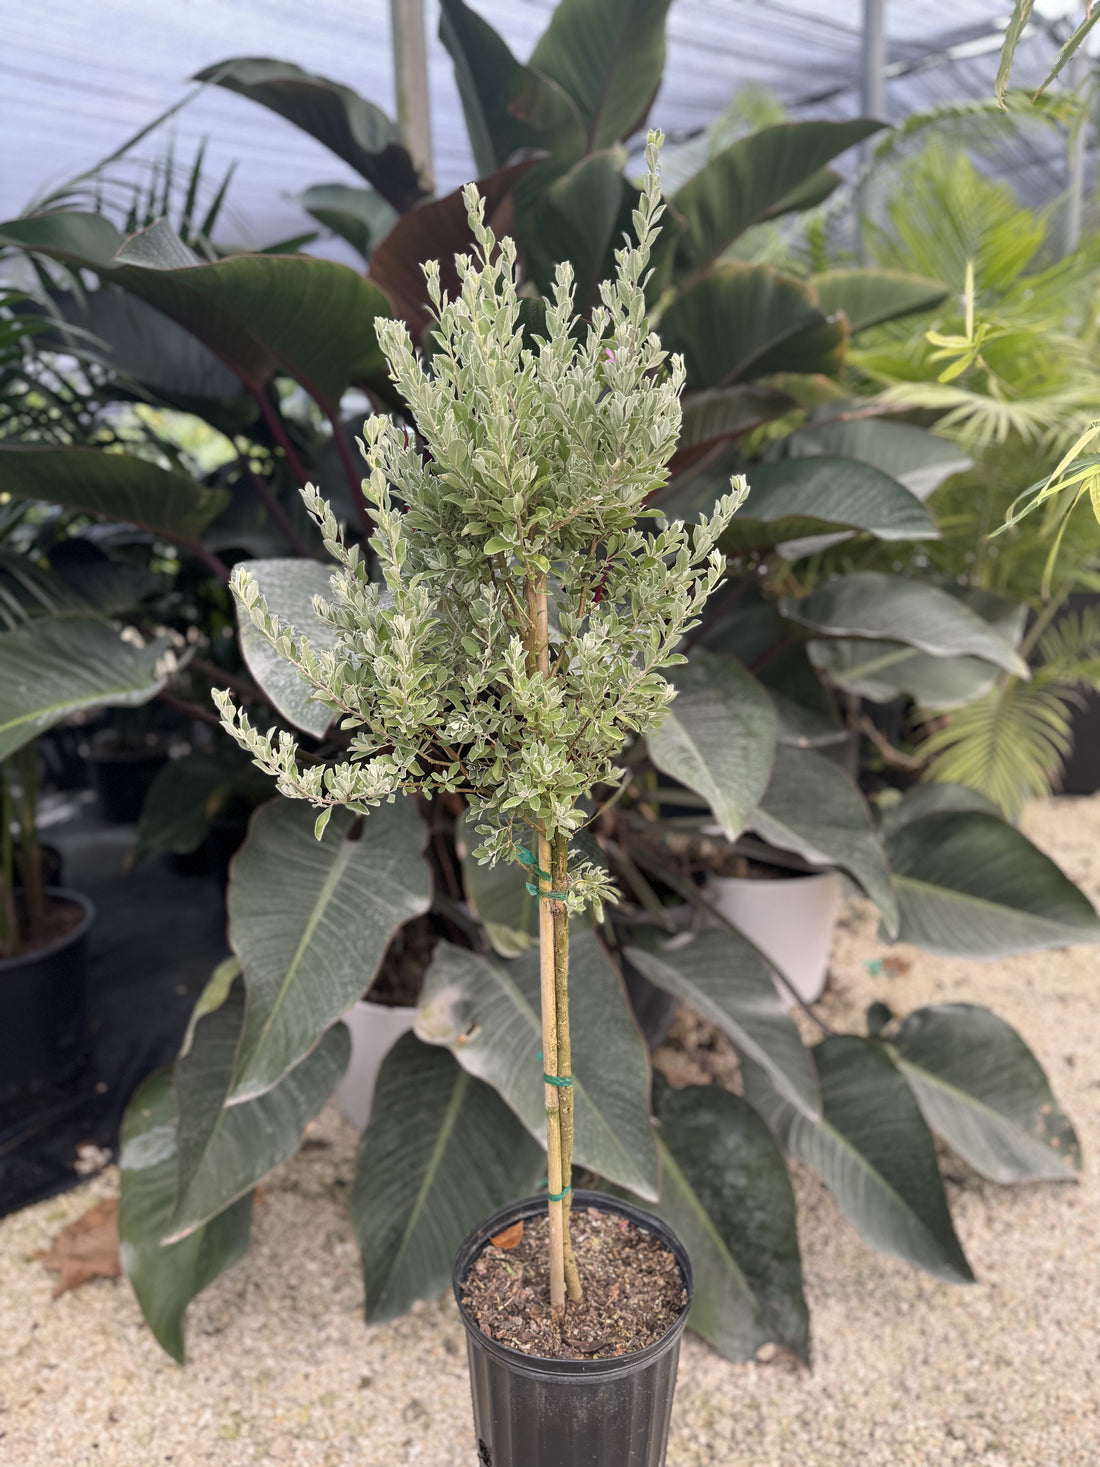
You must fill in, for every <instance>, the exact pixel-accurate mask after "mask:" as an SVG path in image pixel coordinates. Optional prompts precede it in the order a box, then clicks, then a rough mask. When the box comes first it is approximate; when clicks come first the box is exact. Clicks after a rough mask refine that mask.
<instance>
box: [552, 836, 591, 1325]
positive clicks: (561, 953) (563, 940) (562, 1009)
mask: <svg viewBox="0 0 1100 1467" xmlns="http://www.w3.org/2000/svg"><path fill="white" fill-rule="evenodd" d="M543 869H544V870H547V871H549V872H550V877H551V881H552V883H553V890H554V891H564V890H565V883H566V882H567V881H568V879H569V837H568V836H567V835H564V834H562V833H561V832H559V833H558V834H557V835H555V837H554V842H553V864H552V865H550V866H547V867H544V868H543ZM545 905H547V906H549V907H550V908H551V910H552V912H553V921H554V1000H555V1007H556V1010H557V1031H558V1068H557V1073H558V1075H560V1076H561V1078H562V1079H563V1080H564V1079H568V1078H569V1077H570V1076H571V1075H572V1073H573V1059H572V1046H571V1044H570V1039H569V908H568V907H567V906H566V905H565V903H564V902H559V901H551V902H547V903H545ZM558 1088H559V1089H560V1091H561V1099H560V1100H559V1101H558V1107H559V1116H558V1129H559V1131H560V1133H561V1174H562V1177H563V1182H562V1186H563V1187H566V1186H568V1185H569V1184H570V1182H571V1181H572V1178H573V1087H572V1085H563V1086H560V1087H558ZM556 1190H557V1191H559V1192H560V1191H561V1187H559V1188H557V1189H556ZM572 1206H573V1196H572V1193H570V1194H569V1195H568V1196H567V1197H566V1198H565V1200H564V1201H563V1203H562V1235H563V1236H562V1248H563V1252H564V1255H565V1257H564V1265H565V1287H566V1289H567V1290H568V1292H569V1297H570V1299H572V1300H573V1301H574V1303H576V1304H580V1303H581V1302H582V1300H583V1298H584V1293H583V1291H582V1289H581V1280H580V1275H579V1274H578V1272H577V1260H576V1259H575V1258H574V1257H573V1245H572V1242H571V1241H570V1237H569V1214H570V1210H571V1208H572Z"/></svg>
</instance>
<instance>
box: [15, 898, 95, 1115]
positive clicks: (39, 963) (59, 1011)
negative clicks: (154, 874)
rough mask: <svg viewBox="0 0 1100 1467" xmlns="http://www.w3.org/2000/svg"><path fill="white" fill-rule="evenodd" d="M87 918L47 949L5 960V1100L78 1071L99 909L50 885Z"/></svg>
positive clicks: (42, 948) (57, 899)
mask: <svg viewBox="0 0 1100 1467" xmlns="http://www.w3.org/2000/svg"><path fill="white" fill-rule="evenodd" d="M47 895H48V896H49V897H51V898H52V899H53V900H54V901H66V902H73V903H75V904H76V905H77V906H79V907H80V908H82V910H83V913H84V915H83V918H82V919H81V921H80V922H79V923H78V925H77V926H76V927H74V928H73V929H72V931H70V932H66V933H65V935H64V936H63V937H59V938H56V939H55V940H54V941H53V942H50V943H47V944H46V945H45V946H44V947H37V948H33V949H32V950H31V951H30V952H28V953H22V954H20V955H19V956H17V957H14V958H0V1098H3V1097H6V1096H10V1095H14V1094H15V1093H16V1092H18V1091H20V1090H26V1089H30V1088H31V1087H33V1086H36V1085H46V1084H56V1083H57V1082H58V1081H60V1080H64V1079H66V1078H67V1077H68V1076H69V1075H70V1074H71V1073H72V1071H73V1070H74V1069H76V1067H77V1065H78V1063H79V1061H80V1057H81V1054H82V1051H83V1049H84V1045H85V1041H86V1038H87V957H86V952H85V939H86V938H87V935H88V929H89V928H90V927H91V925H92V923H93V922H94V920H95V907H94V906H93V905H92V903H91V902H90V901H89V900H88V898H87V897H86V896H84V895H83V893H81V892H79V891H70V890H69V889H68V888H66V887H50V888H49V889H48V891H47Z"/></svg>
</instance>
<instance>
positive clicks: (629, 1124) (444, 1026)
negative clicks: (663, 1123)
mask: <svg viewBox="0 0 1100 1467" xmlns="http://www.w3.org/2000/svg"><path fill="white" fill-rule="evenodd" d="M569 1012H570V1018H571V1024H570V1027H571V1031H572V1040H573V1044H572V1049H573V1095H574V1101H575V1117H576V1119H575V1127H576V1141H575V1150H574V1160H575V1161H576V1163H577V1165H578V1166H584V1167H589V1168H590V1169H591V1170H592V1171H594V1172H598V1173H599V1174H600V1175H601V1176H605V1177H609V1178H611V1180H612V1181H615V1182H618V1183H620V1185H622V1186H624V1187H629V1188H630V1189H631V1191H633V1192H637V1193H638V1194H639V1195H640V1196H642V1197H650V1198H653V1197H656V1195H657V1153H656V1148H655V1146H654V1141H653V1130H652V1127H651V1126H650V1123H649V1065H648V1063H647V1060H646V1052H645V1045H644V1044H643V1043H642V1038H641V1035H640V1034H639V1032H638V1029H637V1026H636V1024H635V1023H634V1020H633V1018H632V1016H631V1013H630V1009H629V1006H628V1005H627V1001H626V994H625V992H624V990H623V985H622V980H621V978H620V977H619V974H618V973H617V972H616V970H615V968H614V966H613V965H612V963H611V960H610V958H609V957H608V956H607V954H606V952H605V951H604V949H603V947H602V945H601V944H600V942H599V941H598V939H597V938H596V935H595V933H592V932H578V933H575V934H574V935H573V937H572V938H571V940H570V943H569ZM539 1013H540V1010H539V962H538V954H537V953H527V954H525V955H524V956H523V957H521V958H516V959H515V960H514V961H513V962H510V963H502V962H500V961H498V960H497V959H496V958H491V957H487V956H483V955H482V954H480V953H473V952H469V951H468V950H467V949H465V948H460V947H454V946H452V945H451V944H450V943H447V942H443V943H440V945H439V946H438V947H437V948H436V951H435V958H434V960H433V962H432V965H431V967H430V968H429V969H428V972H427V975H426V977H425V979H424V991H423V994H422V995H421V1001H420V1009H419V1012H418V1013H417V1016H416V1033H417V1034H418V1035H419V1037H420V1038H421V1039H424V1040H426V1041H427V1042H428V1043H429V1044H444V1045H446V1046H447V1047H448V1048H449V1049H450V1050H451V1051H452V1052H453V1053H454V1055H455V1056H456V1058H457V1059H458V1060H459V1061H460V1063H461V1064H462V1065H463V1067H464V1068H465V1069H467V1070H469V1072H470V1073H471V1074H472V1075H476V1076H477V1077H478V1078H479V1079H481V1080H485V1081H486V1082H487V1083H488V1084H490V1085H492V1086H493V1088H494V1089H495V1090H497V1091H498V1092H499V1093H500V1094H501V1095H502V1096H503V1097H504V1099H505V1100H506V1101H507V1102H508V1104H509V1105H510V1106H511V1107H512V1109H513V1110H514V1111H515V1113H516V1114H517V1115H518V1116H519V1118H520V1119H521V1120H522V1121H523V1123H524V1125H525V1126H526V1127H527V1129H528V1130H529V1131H530V1133H531V1135H532V1136H534V1137H535V1139H536V1140H537V1141H540V1142H544V1140H545V1136H546V1111H545V1100H544V1098H543V1097H544V1088H545V1087H544V1086H543V1082H542V1065H541V1063H540V1061H539V1059H538V1053H539V1051H540V1050H541V1048H542V1025H541V1020H540V1017H539Z"/></svg>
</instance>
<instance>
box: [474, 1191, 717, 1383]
mask: <svg viewBox="0 0 1100 1467" xmlns="http://www.w3.org/2000/svg"><path fill="white" fill-rule="evenodd" d="M573 1202H574V1205H576V1206H579V1207H597V1208H599V1209H600V1210H601V1211H604V1212H617V1213H620V1214H621V1215H622V1216H624V1217H628V1218H630V1220H631V1222H634V1223H637V1224H639V1226H641V1227H644V1228H645V1229H646V1231H647V1232H651V1233H654V1234H655V1235H656V1236H657V1237H658V1238H660V1240H661V1242H662V1243H664V1244H665V1246H666V1247H667V1248H668V1250H669V1252H670V1253H671V1254H672V1256H673V1257H674V1258H675V1260H676V1263H677V1266H678V1267H679V1269H680V1276H681V1278H682V1279H683V1282H684V1291H685V1293H686V1294H687V1299H686V1301H685V1303H684V1307H683V1308H682V1309H681V1310H680V1313H679V1314H678V1315H677V1316H676V1318H675V1319H674V1320H673V1322H672V1323H671V1324H670V1325H669V1327H668V1329H667V1330H666V1331H665V1333H664V1334H663V1335H662V1336H661V1338H660V1339H659V1340H654V1341H653V1342H652V1343H651V1344H649V1345H646V1346H644V1348H643V1349H641V1350H632V1351H631V1353H630V1354H629V1355H613V1356H611V1357H610V1358H609V1359H606V1360H557V1359H554V1358H552V1357H550V1356H547V1355H528V1354H527V1353H526V1352H525V1351H523V1350H516V1349H514V1348H513V1347H512V1346H511V1345H504V1344H502V1343H501V1342H500V1341H499V1340H493V1339H490V1338H489V1336H488V1335H487V1334H485V1333H483V1331H482V1330H481V1328H480V1326H479V1325H478V1324H477V1322H476V1321H475V1320H474V1319H473V1318H472V1317H471V1316H470V1314H469V1313H468V1311H467V1309H466V1306H465V1304H463V1302H462V1284H463V1282H464V1281H465V1279H466V1276H467V1274H468V1273H469V1271H470V1268H471V1266H472V1264H473V1262H474V1260H475V1259H476V1258H477V1257H478V1256H479V1255H480V1254H481V1253H482V1252H483V1251H484V1249H485V1246H486V1245H487V1244H488V1242H489V1239H490V1238H491V1237H493V1236H494V1235H495V1234H496V1233H498V1232H501V1231H503V1229H504V1228H505V1227H507V1226H508V1224H509V1223H514V1222H518V1221H519V1220H520V1219H521V1218H522V1219H523V1220H524V1221H526V1220H527V1219H528V1218H531V1217H537V1216H539V1215H540V1214H541V1213H544V1212H545V1211H546V1210H547V1207H548V1206H549V1203H548V1200H547V1197H546V1194H545V1193H544V1192H543V1193H539V1194H536V1195H535V1196H533V1197H524V1198H522V1199H520V1200H519V1201H516V1202H510V1203H508V1204H507V1206H505V1207H502V1208H500V1209H499V1210H498V1211H497V1212H494V1213H493V1214H492V1216H491V1217H488V1218H486V1219H485V1221H484V1222H482V1223H479V1225H478V1226H477V1227H476V1228H474V1229H473V1231H472V1232H470V1233H469V1234H467V1236H466V1238H465V1239H464V1241H463V1243H462V1245H461V1247H460V1248H459V1250H458V1253H457V1255H456V1257H455V1264H454V1269H453V1271H452V1274H451V1285H452V1288H453V1290H454V1296H455V1302H456V1303H457V1305H458V1312H459V1315H460V1317H461V1319H462V1323H463V1325H464V1327H465V1329H466V1334H467V1336H468V1337H469V1339H470V1340H471V1341H472V1342H473V1343H474V1344H476V1346H477V1347H478V1348H479V1349H481V1350H483V1351H485V1352H486V1353H487V1354H489V1355H492V1356H494V1357H495V1358H496V1359H497V1360H499V1361H501V1362H502V1363H504V1364H505V1365H507V1366H508V1367H509V1368H510V1369H512V1370H515V1371H518V1372H519V1373H521V1374H525V1375H533V1376H537V1377H539V1378H540V1379H545V1378H546V1377H548V1376H549V1377H557V1378H559V1379H560V1378H561V1377H563V1376H566V1377H573V1378H574V1379H575V1378H576V1377H578V1376H587V1377H590V1378H592V1377H597V1378H599V1379H600V1380H609V1379H614V1378H615V1377H616V1376H621V1375H633V1374H635V1373H636V1372H637V1371H638V1370H639V1369H641V1368H642V1367H643V1366H645V1365H648V1364H649V1363H650V1361H652V1360H655V1359H656V1358H657V1357H658V1356H660V1355H663V1354H664V1353H665V1352H666V1351H668V1350H671V1349H673V1348H674V1347H676V1346H677V1345H678V1343H679V1340H680V1336H681V1335H682V1334H683V1332H684V1328H685V1326H686V1324H687V1319H688V1314H689V1313H690V1312H691V1306H692V1302H693V1300H694V1295H695V1276H694V1272H693V1270H692V1267H691V1258H690V1257H689V1255H688V1251H687V1249H686V1248H685V1247H684V1245H683V1243H682V1242H681V1241H680V1239H679V1238H678V1237H677V1235H676V1234H675V1233H674V1232H673V1230H672V1228H671V1227H669V1225H668V1223H666V1222H665V1221H664V1219H663V1218H660V1217H658V1216H657V1215H656V1214H655V1213H652V1212H646V1211H645V1209H644V1208H641V1207H638V1206H637V1205H636V1204H635V1203H633V1202H628V1201H627V1200H626V1199H625V1198H623V1197H613V1196H611V1195H610V1194H609V1193H607V1192H594V1191H587V1190H585V1189H578V1190H577V1191H575V1192H574V1193H573Z"/></svg>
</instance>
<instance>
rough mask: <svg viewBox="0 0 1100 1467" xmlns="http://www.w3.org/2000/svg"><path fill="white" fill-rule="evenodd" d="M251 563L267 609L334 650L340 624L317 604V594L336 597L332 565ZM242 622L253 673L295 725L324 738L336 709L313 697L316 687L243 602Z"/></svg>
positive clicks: (316, 646) (317, 647) (318, 648)
mask: <svg viewBox="0 0 1100 1467" xmlns="http://www.w3.org/2000/svg"><path fill="white" fill-rule="evenodd" d="M247 568H248V571H249V573H250V574H251V575H253V576H255V578H256V584H257V586H259V588H260V593H261V595H262V596H263V598H264V600H265V601H266V602H267V609H268V610H269V611H270V612H271V614H272V616H275V617H277V618H278V620H279V623H280V626H282V627H283V628H285V629H289V628H293V629H294V631H295V632H296V633H297V635H298V636H303V637H306V638H307V639H308V641H309V644H310V646H311V647H312V648H313V650H314V651H315V652H318V653H320V652H328V651H331V649H332V648H333V647H335V645H336V632H335V629H334V628H333V627H331V626H329V625H328V623H327V622H324V621H322V620H321V618H320V617H319V616H318V615H317V613H316V612H315V611H314V609H313V598H314V596H322V597H323V598H324V599H325V600H326V601H328V600H330V599H331V597H332V584H331V581H332V566H331V565H330V564H328V563H326V562H322V561H317V560H293V559H287V558H281V559H278V560H250V561H248V562H247ZM237 621H238V627H239V631H240V639H241V655H242V656H243V657H244V660H245V663H246V664H247V666H248V670H249V672H250V673H251V674H252V676H253V677H254V678H255V679H256V682H257V683H258V684H259V686H260V687H261V688H262V689H263V691H264V692H265V693H266V694H267V696H268V697H269V698H270V699H271V701H272V703H273V704H274V705H275V707H276V708H277V709H278V710H279V712H280V713H281V714H282V715H283V717H284V718H285V719H286V720H287V722H288V723H292V724H293V725H294V727H295V728H300V729H303V730H304V731H305V732H306V733H309V734H313V736H314V738H320V737H321V735H322V734H323V733H324V731H325V729H327V728H328V726H329V724H330V723H331V722H332V719H333V712H332V709H331V708H329V707H328V706H327V705H326V704H324V703H319V702H317V701H316V699H315V698H313V696H312V692H313V690H312V688H311V687H310V686H309V684H308V683H306V682H304V681H303V679H302V678H301V677H300V676H299V674H298V672H297V671H296V670H295V669H294V667H293V666H292V665H291V664H290V663H289V662H288V661H287V660H286V658H285V657H280V656H279V654H278V652H276V651H275V649H274V647H272V645H271V643H270V642H269V641H268V640H267V638H266V637H265V636H264V634H263V632H261V631H260V629H259V627H257V626H254V625H253V622H252V618H251V617H250V616H249V615H248V612H247V611H246V610H245V609H244V607H242V606H241V605H240V604H239V603H238V606H237Z"/></svg>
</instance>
